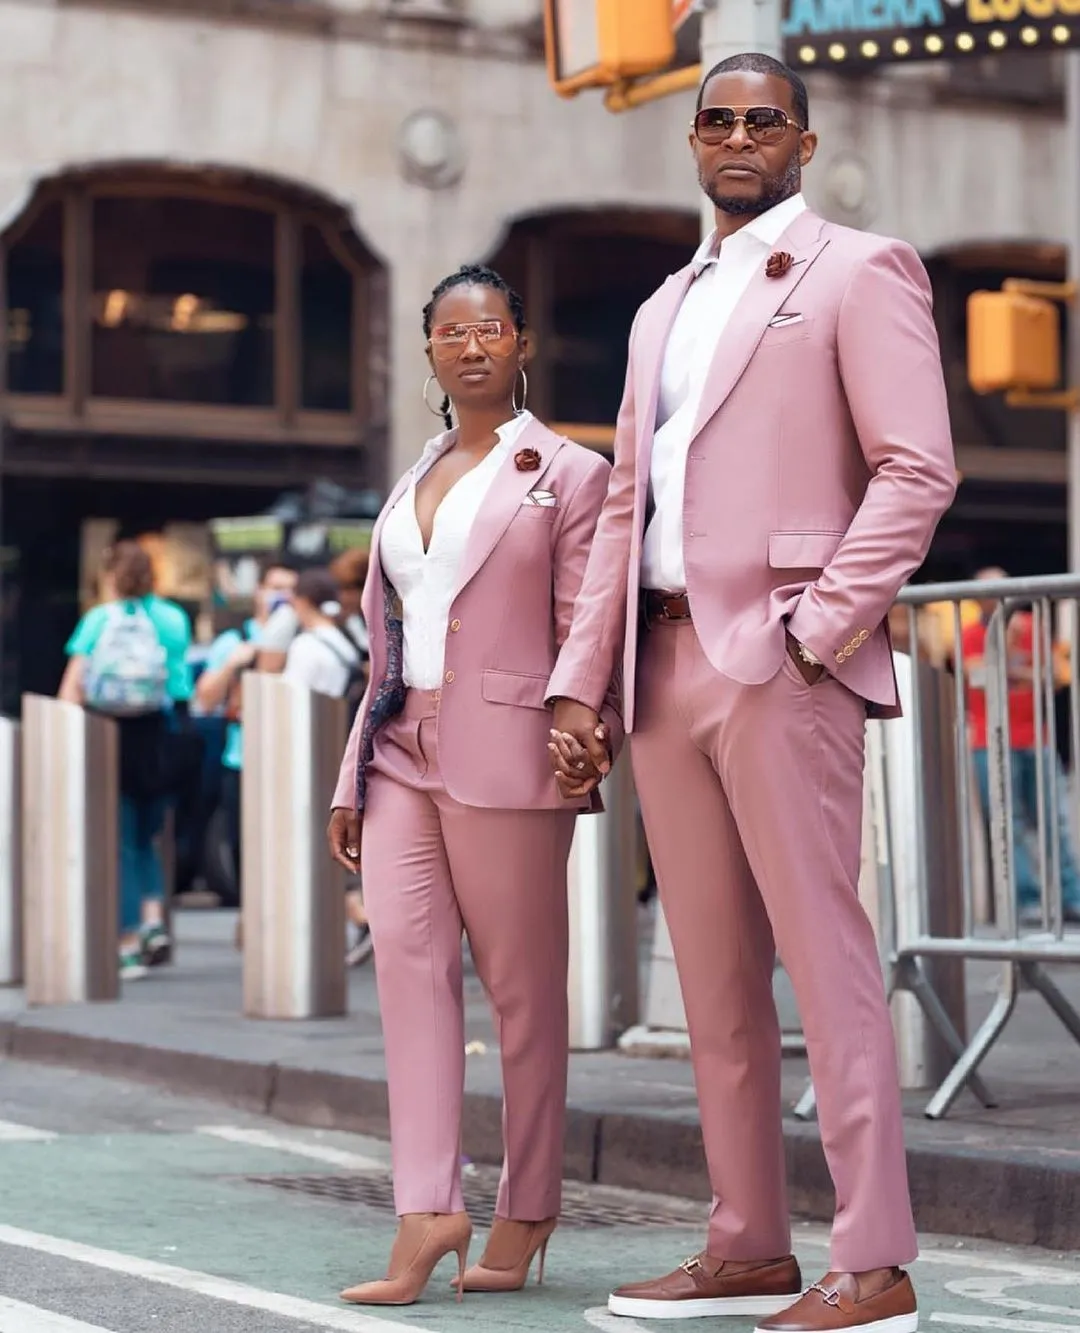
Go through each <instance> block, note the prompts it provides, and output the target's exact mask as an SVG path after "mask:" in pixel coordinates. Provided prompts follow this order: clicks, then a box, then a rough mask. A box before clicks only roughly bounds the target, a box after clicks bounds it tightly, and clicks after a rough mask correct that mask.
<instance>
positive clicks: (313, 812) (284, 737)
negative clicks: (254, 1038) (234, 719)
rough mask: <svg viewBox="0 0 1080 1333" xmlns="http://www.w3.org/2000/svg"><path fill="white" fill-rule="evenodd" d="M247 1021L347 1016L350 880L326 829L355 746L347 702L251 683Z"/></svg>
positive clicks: (251, 678)
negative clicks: (350, 743)
mask: <svg viewBox="0 0 1080 1333" xmlns="http://www.w3.org/2000/svg"><path fill="white" fill-rule="evenodd" d="M243 710H244V776H243V791H242V807H243V814H242V834H241V836H242V839H243V855H242V865H243V871H242V877H243V882H242V887H241V896H242V920H243V957H244V964H243V967H244V1013H245V1014H246V1015H247V1016H248V1017H249V1018H332V1017H337V1016H340V1015H342V1014H344V1013H345V1009H346V982H345V874H344V871H343V870H341V869H340V868H339V867H337V866H336V865H334V863H333V862H332V861H331V860H330V856H329V854H328V852H327V849H326V824H327V821H328V819H329V817H330V802H331V800H332V798H333V794H334V787H335V785H336V783H337V775H338V768H339V766H340V763H341V756H342V753H343V751H344V748H345V737H346V717H347V714H346V706H345V702H344V700H341V699H330V698H327V697H326V696H325V695H320V694H313V693H312V692H311V691H309V690H305V689H303V688H301V687H300V686H297V685H293V684H291V683H290V682H288V681H285V680H282V678H281V677H280V676H272V675H267V674H263V673H259V672H254V671H249V672H248V673H247V674H246V675H245V677H244V698H243Z"/></svg>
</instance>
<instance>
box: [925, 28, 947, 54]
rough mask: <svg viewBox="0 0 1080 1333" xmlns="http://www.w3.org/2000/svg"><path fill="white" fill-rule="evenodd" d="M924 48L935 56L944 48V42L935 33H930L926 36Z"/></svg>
mask: <svg viewBox="0 0 1080 1333" xmlns="http://www.w3.org/2000/svg"><path fill="white" fill-rule="evenodd" d="M926 49H927V50H928V51H929V52H930V54H931V55H934V56H936V55H938V54H939V53H940V52H941V51H943V50H944V49H945V43H944V42H943V41H942V40H941V38H940V37H939V36H938V35H937V33H931V34H930V36H929V37H927V39H926Z"/></svg>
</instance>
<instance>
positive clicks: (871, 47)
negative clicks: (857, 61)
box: [859, 42, 881, 60]
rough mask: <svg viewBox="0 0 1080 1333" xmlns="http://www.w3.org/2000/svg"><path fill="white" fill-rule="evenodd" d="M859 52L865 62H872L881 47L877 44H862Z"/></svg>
mask: <svg viewBox="0 0 1080 1333" xmlns="http://www.w3.org/2000/svg"><path fill="white" fill-rule="evenodd" d="M859 50H860V51H861V52H862V53H863V55H864V56H865V57H866V58H867V60H873V58H874V57H875V56H876V55H878V54H879V52H880V51H881V47H880V46H878V44H877V42H863V44H862V46H860V47H859Z"/></svg>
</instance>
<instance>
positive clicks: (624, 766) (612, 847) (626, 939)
mask: <svg viewBox="0 0 1080 1333" xmlns="http://www.w3.org/2000/svg"><path fill="white" fill-rule="evenodd" d="M601 791H602V794H603V797H604V806H605V809H604V813H603V814H600V815H582V816H580V817H579V819H578V821H577V828H576V830H575V832H574V842H573V846H572V847H571V849H570V865H569V875H568V890H569V895H570V979H569V1000H570V1049H571V1050H574V1051H600V1050H606V1049H607V1048H609V1047H611V1046H614V1045H615V1042H616V1040H617V1039H618V1037H619V1035H620V1034H621V1033H622V1032H624V1031H625V1030H626V1029H627V1028H629V1027H631V1026H632V1025H633V1024H634V1023H636V1022H637V1019H638V947H637V895H636V892H635V862H636V847H637V824H636V818H637V816H636V810H635V803H634V786H633V780H632V778H631V773H630V759H629V756H628V755H626V754H624V755H623V756H622V757H621V758H620V759H619V761H618V763H617V764H616V765H615V767H614V769H613V770H612V772H611V773H610V775H609V776H608V777H607V779H606V780H605V782H604V784H603V787H602V788H601Z"/></svg>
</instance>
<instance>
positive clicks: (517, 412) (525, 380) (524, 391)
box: [510, 366, 529, 417]
mask: <svg viewBox="0 0 1080 1333" xmlns="http://www.w3.org/2000/svg"><path fill="white" fill-rule="evenodd" d="M518 373H519V374H520V375H521V406H520V407H519V406H518V403H517V379H516V378H515V380H514V391H513V393H512V394H511V395H510V406H511V407H512V408H513V409H514V416H516V417H519V416H521V414H522V412H524V411H525V403H526V401H527V400H528V397H529V377H528V375H526V374H525V367H524V366H519V367H518Z"/></svg>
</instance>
